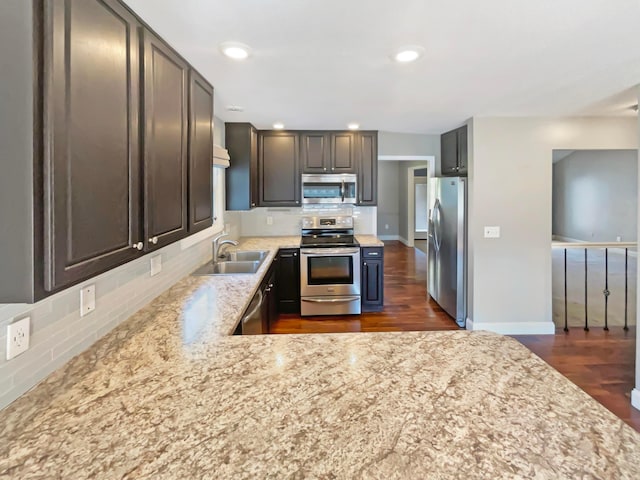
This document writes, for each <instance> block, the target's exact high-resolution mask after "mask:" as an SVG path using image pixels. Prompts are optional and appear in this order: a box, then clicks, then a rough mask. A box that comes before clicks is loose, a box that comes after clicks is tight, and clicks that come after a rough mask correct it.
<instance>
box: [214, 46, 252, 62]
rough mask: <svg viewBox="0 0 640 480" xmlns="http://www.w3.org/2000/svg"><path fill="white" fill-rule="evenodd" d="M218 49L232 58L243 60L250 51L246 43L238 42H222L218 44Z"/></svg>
mask: <svg viewBox="0 0 640 480" xmlns="http://www.w3.org/2000/svg"><path fill="white" fill-rule="evenodd" d="M220 51H221V52H222V53H223V54H224V55H226V56H227V57H229V58H232V59H234V60H244V59H245V58H247V57H248V56H249V54H250V53H251V49H250V48H249V47H248V46H247V45H245V44H243V43H238V42H223V43H221V44H220Z"/></svg>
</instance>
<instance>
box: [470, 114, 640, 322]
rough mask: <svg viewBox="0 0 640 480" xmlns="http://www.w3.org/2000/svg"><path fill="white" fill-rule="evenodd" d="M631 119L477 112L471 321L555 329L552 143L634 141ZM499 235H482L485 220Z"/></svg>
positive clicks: (579, 145)
mask: <svg viewBox="0 0 640 480" xmlns="http://www.w3.org/2000/svg"><path fill="white" fill-rule="evenodd" d="M636 122H637V121H636V119H635V118H631V117H625V118H620V117H618V118H567V119H549V118H482V117H475V118H474V119H473V121H472V122H470V125H471V131H472V138H471V142H470V155H471V159H470V162H469V164H470V165H469V167H470V172H469V183H470V192H469V202H470V205H471V207H470V210H469V244H470V253H469V255H470V271H469V287H470V289H472V290H471V292H470V306H469V307H470V308H469V317H470V319H471V321H472V322H471V327H472V328H473V329H487V330H493V331H497V332H500V333H553V331H554V326H553V322H552V314H551V245H550V243H551V224H552V221H551V211H552V209H551V192H552V162H551V157H552V150H553V149H574V150H578V149H582V150H593V149H596V150H597V149H636V148H637V147H638V132H637V125H636ZM485 225H487V226H489V225H496V226H500V227H501V234H502V236H501V238H499V239H485V238H483V227H484V226H485Z"/></svg>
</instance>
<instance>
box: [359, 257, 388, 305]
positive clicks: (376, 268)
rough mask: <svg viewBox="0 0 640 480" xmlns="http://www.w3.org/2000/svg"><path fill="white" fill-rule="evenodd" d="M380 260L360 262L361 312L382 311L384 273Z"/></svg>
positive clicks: (366, 259) (367, 259)
mask: <svg viewBox="0 0 640 480" xmlns="http://www.w3.org/2000/svg"><path fill="white" fill-rule="evenodd" d="M383 266H384V264H383V260H382V259H369V258H365V259H364V260H363V261H362V285H361V293H362V310H363V311H366V312H372V311H379V310H382V305H383V302H384V299H383V288H384V283H383V282H384V272H383Z"/></svg>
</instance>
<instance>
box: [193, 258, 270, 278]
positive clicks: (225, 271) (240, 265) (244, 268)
mask: <svg viewBox="0 0 640 480" xmlns="http://www.w3.org/2000/svg"><path fill="white" fill-rule="evenodd" d="M263 261H264V258H263V259H262V260H255V261H253V262H246V261H241V262H239V261H227V262H218V263H207V264H206V265H203V266H201V267H200V268H198V269H197V270H196V271H195V272H193V274H192V275H237V274H246V273H256V272H257V271H258V269H259V268H260V265H262V262H263Z"/></svg>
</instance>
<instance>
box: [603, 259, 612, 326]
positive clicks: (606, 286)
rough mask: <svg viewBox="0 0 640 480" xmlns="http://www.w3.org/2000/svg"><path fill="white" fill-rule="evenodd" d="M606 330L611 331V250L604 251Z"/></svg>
mask: <svg viewBox="0 0 640 480" xmlns="http://www.w3.org/2000/svg"><path fill="white" fill-rule="evenodd" d="M602 293H603V294H604V329H605V331H609V293H610V292H609V249H608V248H605V249H604V291H603V292H602Z"/></svg>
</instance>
